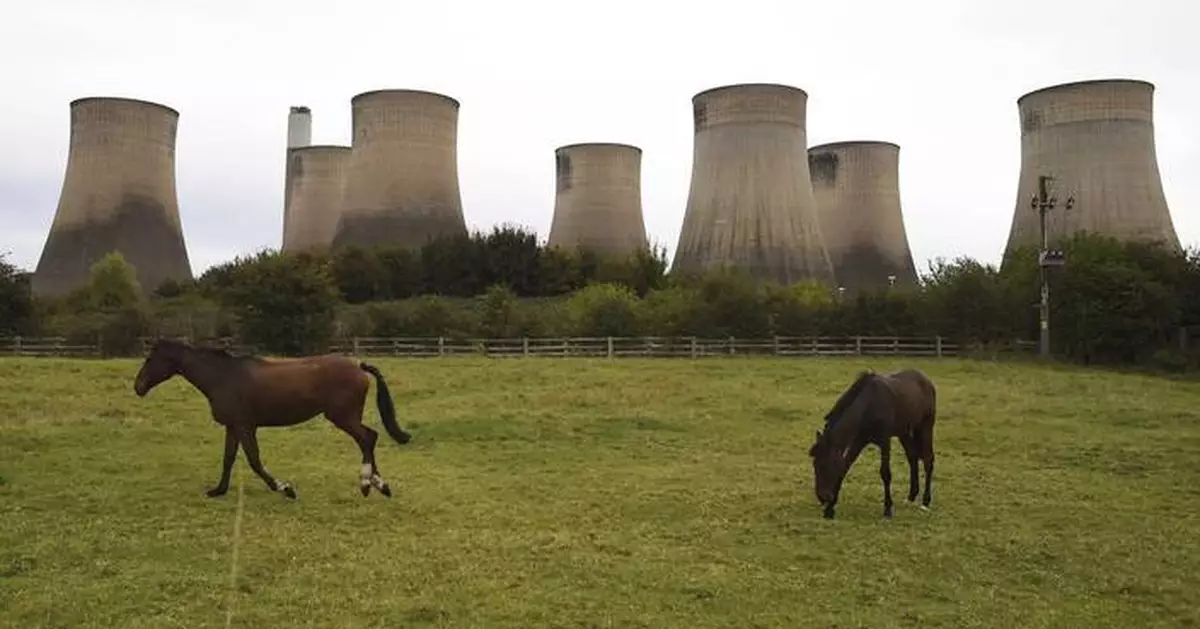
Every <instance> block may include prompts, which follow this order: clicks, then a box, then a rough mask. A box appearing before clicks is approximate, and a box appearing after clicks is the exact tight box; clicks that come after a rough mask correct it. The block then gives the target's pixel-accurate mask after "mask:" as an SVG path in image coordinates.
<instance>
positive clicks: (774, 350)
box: [771, 334, 779, 356]
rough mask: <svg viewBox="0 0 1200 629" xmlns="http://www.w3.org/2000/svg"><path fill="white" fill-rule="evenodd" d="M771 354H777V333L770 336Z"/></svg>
mask: <svg viewBox="0 0 1200 629" xmlns="http://www.w3.org/2000/svg"><path fill="white" fill-rule="evenodd" d="M771 355H772V356H778V355H779V335H778V334H776V335H775V336H773V337H771Z"/></svg>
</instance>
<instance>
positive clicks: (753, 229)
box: [672, 84, 833, 285]
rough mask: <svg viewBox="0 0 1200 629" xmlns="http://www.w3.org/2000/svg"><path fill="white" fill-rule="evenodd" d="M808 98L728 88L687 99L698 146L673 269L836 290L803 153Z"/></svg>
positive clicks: (761, 87)
mask: <svg viewBox="0 0 1200 629" xmlns="http://www.w3.org/2000/svg"><path fill="white" fill-rule="evenodd" d="M807 105H808V94H806V93H805V92H804V91H803V90H800V89H797V88H794V87H789V86H785V85H770V84H742V85H729V86H724V87H718V88H714V89H710V90H707V91H704V92H700V93H699V94H697V95H696V96H694V97H693V98H692V109H693V122H694V125H695V140H694V147H693V152H692V176H691V185H690V189H689V191H688V200H687V210H686V212H685V214H684V218H683V227H682V229H681V231H680V234H679V244H678V246H677V247H676V250H675V259H674V262H673V264H672V270H673V271H682V272H697V271H703V270H706V269H713V268H717V267H722V266H725V267H730V268H737V269H741V270H743V271H746V272H749V273H750V275H752V276H753V277H756V278H759V279H773V280H776V281H779V282H781V283H793V282H797V281H800V280H805V279H812V280H818V281H821V282H825V283H827V284H830V285H832V284H833V270H832V267H831V265H830V262H829V256H828V255H827V254H826V251H825V245H824V242H823V240H822V238H821V231H820V226H819V224H818V221H817V211H816V202H815V200H814V199H813V192H812V182H811V180H810V179H809V173H808V159H807V156H806V154H805V148H806V146H807V141H808V135H807V130H806V126H805V125H806V122H805V118H806V109H807Z"/></svg>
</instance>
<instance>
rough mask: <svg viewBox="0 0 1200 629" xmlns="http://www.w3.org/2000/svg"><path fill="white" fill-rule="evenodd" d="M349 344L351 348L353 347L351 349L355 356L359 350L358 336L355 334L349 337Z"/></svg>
mask: <svg viewBox="0 0 1200 629" xmlns="http://www.w3.org/2000/svg"><path fill="white" fill-rule="evenodd" d="M350 346H351V347H352V348H354V349H353V350H352V351H353V352H354V355H355V356H357V355H358V352H359V349H358V337H357V336H356V337H354V338H353V339H351V340H350Z"/></svg>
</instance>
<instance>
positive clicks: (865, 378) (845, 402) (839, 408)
mask: <svg viewBox="0 0 1200 629" xmlns="http://www.w3.org/2000/svg"><path fill="white" fill-rule="evenodd" d="M874 375H875V372H874V371H871V370H867V371H860V372H858V378H856V379H855V380H854V383H853V384H851V385H850V388H848V389H846V390H845V391H844V392H843V393H842V395H841V397H839V398H838V399H837V401H836V402H834V403H833V408H831V409H829V412H828V413H826V414H825V430H826V431H828V430H829V429H830V428H832V427H833V425H834V424H836V423H837V420H838V419H839V418H841V416H842V413H843V412H844V411H845V410H846V407H847V406H850V403H851V402H853V401H854V398H856V397H858V393H859V391H862V388H863V387H864V386H866V384H867V382H870V380H871V378H872V377H873V376H874Z"/></svg>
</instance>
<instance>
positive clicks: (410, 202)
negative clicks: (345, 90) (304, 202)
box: [333, 90, 467, 247]
mask: <svg viewBox="0 0 1200 629" xmlns="http://www.w3.org/2000/svg"><path fill="white" fill-rule="evenodd" d="M458 110H459V103H458V101H457V100H454V99H453V98H450V97H448V96H443V95H441V94H434V93H431V92H421V91H416V90H380V91H374V92H366V93H363V94H359V95H357V96H355V97H354V98H353V100H352V101H351V115H352V118H353V123H352V126H353V133H354V135H353V141H352V150H351V153H350V162H349V165H348V167H347V170H346V186H345V193H344V196H343V204H342V215H341V219H340V221H339V223H338V227H337V233H336V234H335V236H334V240H333V246H334V247H341V246H347V245H357V246H363V247H370V246H375V245H380V244H391V245H401V246H407V247H419V246H421V245H422V244H424V243H425V242H426V241H428V240H429V239H432V238H437V237H440V236H450V235H457V234H466V233H467V227H466V222H465V221H464V219H463V211H462V198H461V195H460V194H459V186H458V147H457V144H458Z"/></svg>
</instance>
